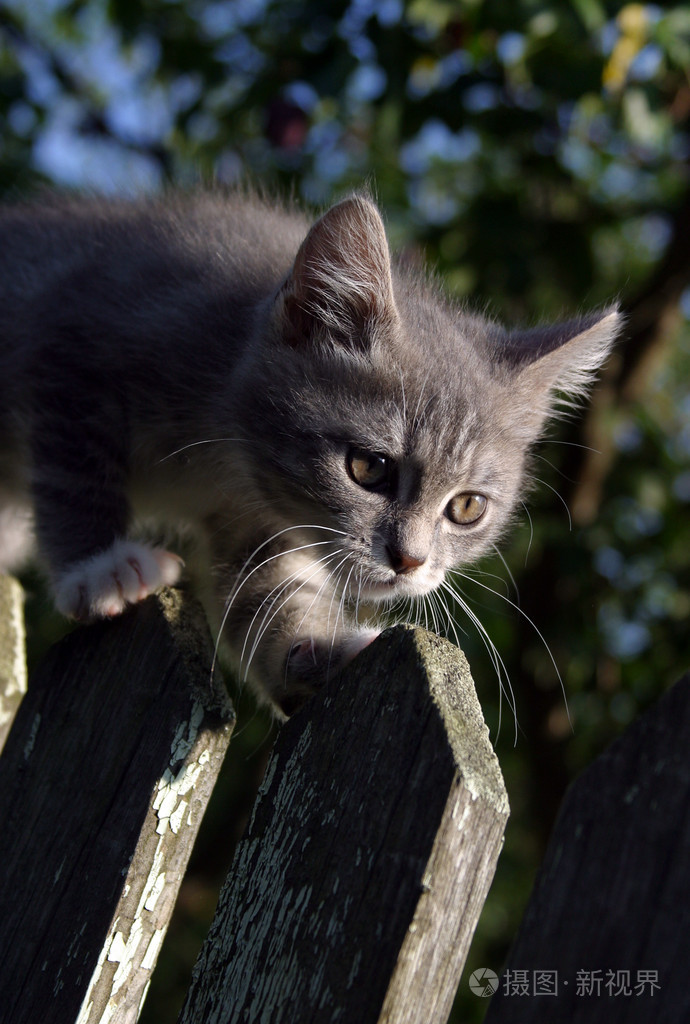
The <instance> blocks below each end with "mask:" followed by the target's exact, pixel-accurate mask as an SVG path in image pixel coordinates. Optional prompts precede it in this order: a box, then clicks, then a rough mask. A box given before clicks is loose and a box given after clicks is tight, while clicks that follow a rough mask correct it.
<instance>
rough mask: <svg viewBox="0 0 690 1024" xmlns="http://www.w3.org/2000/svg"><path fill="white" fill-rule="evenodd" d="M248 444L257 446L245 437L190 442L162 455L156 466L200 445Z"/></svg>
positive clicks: (214, 438) (212, 438) (255, 442)
mask: <svg viewBox="0 0 690 1024" xmlns="http://www.w3.org/2000/svg"><path fill="white" fill-rule="evenodd" d="M223 443H225V444H250V445H255V446H256V445H257V444H258V442H257V441H250V440H249V439H248V438H245V437H209V438H208V439H207V440H205V441H191V442H190V443H189V444H183V445H182V447H181V448H176V449H175V451H174V452H170V454H169V455H164V456H163V458H162V459H159V460H158V462H157V463H156V465H158V466H160V464H161V463H162V462H167V461H168V459H174V458H175V456H176V455H181V454H182V452H186V451H187V450H188V449H189V448H196V447H197V446H198V445H200V444H223Z"/></svg>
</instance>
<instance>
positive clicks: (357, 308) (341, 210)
mask: <svg viewBox="0 0 690 1024" xmlns="http://www.w3.org/2000/svg"><path fill="white" fill-rule="evenodd" d="M278 301H279V304H280V316H281V319H282V324H281V327H282V334H283V337H284V338H285V340H287V341H288V343H289V344H291V345H294V346H295V347H298V346H301V345H303V344H305V343H308V342H310V341H311V340H313V339H314V338H315V337H316V336H319V335H320V334H322V333H323V332H324V329H325V331H327V333H328V336H329V337H331V338H332V339H334V340H335V341H336V342H337V343H339V344H344V345H346V346H347V347H349V348H366V347H368V346H369V344H370V343H371V340H372V338H373V335H374V333H375V332H376V331H377V330H378V329H380V328H384V329H385V328H386V327H390V326H391V325H392V324H393V323H394V322H395V321H396V320H397V312H396V309H395V302H394V299H393V285H392V281H391V264H390V255H389V252H388V241H387V239H386V231H385V228H384V226H383V221H382V220H381V216H380V214H379V212H378V210H377V209H376V207H375V206H374V204H373V203H372V202H371V200H370V199H367V198H366V196H363V195H353V196H350V198H348V199H344V200H343V201H342V202H340V203H338V204H337V205H336V206H333V207H331V209H330V210H329V211H328V212H327V213H325V214H324V216H323V217H321V219H320V220H318V221H317V222H316V224H314V226H313V227H312V228H311V230H310V232H309V234H308V235H307V237H306V238H305V240H304V242H303V243H302V245H301V246H300V249H299V251H298V253H297V257H296V258H295V262H294V265H293V268H292V271H291V273H290V275H289V277H288V279H287V281H286V282H285V285H284V286H283V289H282V291H281V293H280V295H279V300H278Z"/></svg>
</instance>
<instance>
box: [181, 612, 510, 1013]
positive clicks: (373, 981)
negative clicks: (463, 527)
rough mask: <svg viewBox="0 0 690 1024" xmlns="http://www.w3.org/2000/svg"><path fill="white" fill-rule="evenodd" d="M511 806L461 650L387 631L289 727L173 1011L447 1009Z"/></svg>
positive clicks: (419, 635) (423, 636)
mask: <svg viewBox="0 0 690 1024" xmlns="http://www.w3.org/2000/svg"><path fill="white" fill-rule="evenodd" d="M507 814H508V804H507V798H506V794H505V789H504V787H503V780H502V778H501V774H500V770H499V768H498V763H497V761H496V758H495V755H494V752H493V750H492V748H491V745H490V743H489V738H488V733H487V729H486V726H485V725H484V721H483V718H482V715H481V711H480V708H479V704H478V702H477V699H476V695H475V693H474V687H473V684H472V680H471V677H470V674H469V669H468V667H467V663H466V661H465V659H464V657H463V655H462V654H461V652H460V651H458V650H457V648H455V647H453V646H452V645H451V644H449V643H448V642H447V641H444V640H441V639H439V638H438V637H435V636H432V635H430V634H427V633H425V632H424V631H422V630H412V629H409V628H404V627H396V628H395V629H393V630H389V631H388V632H387V633H386V634H384V635H383V636H382V637H381V638H379V639H378V640H377V641H376V642H375V643H374V644H373V645H372V646H371V647H370V648H368V649H367V650H366V651H364V652H363V653H362V654H361V655H359V656H358V658H357V659H356V660H355V662H354V663H353V664H352V665H351V666H350V667H349V669H348V670H347V672H345V673H344V674H343V676H342V677H341V678H340V679H339V680H337V681H334V683H332V684H331V685H330V686H329V687H328V688H327V690H326V692H325V693H323V694H321V695H320V696H319V697H317V698H315V699H314V700H312V701H311V702H310V703H309V704H308V706H307V707H306V708H305V709H304V710H303V711H302V712H300V713H299V715H296V716H295V717H294V718H293V719H291V720H290V721H289V722H288V724H287V725H286V726H285V727H284V728H283V729H282V731H281V733H280V735H279V738H278V740H277V743H276V746H275V749H274V752H273V755H272V759H271V761H270V763H269V767H268V770H267V775H266V779H265V781H264V784H263V787H262V791H261V793H260V796H259V799H258V801H257V805H256V807H255V809H254V814H253V817H252V820H251V823H250V825H249V828H248V831H247V834H246V835H245V837H244V838H243V840H242V842H241V844H240V847H239V849H238V851H237V855H236V858H235V861H234V864H233V867H232V869H231V871H230V873H229V876H228V879H227V882H226V886H225V888H224V890H223V893H222V895H221V899H220V902H219V906H218V911H217V914H216V918H215V920H214V924H213V927H212V930H211V933H210V935H209V937H208V939H207V942H206V944H205V946H204V948H203V950H202V953H201V955H200V958H199V961H198V963H197V965H196V968H195V972H194V981H193V984H192V987H191V989H190V992H189V994H188V999H187V1002H186V1004H185V1007H184V1009H183V1012H182V1015H181V1017H180V1021H181V1022H183V1024H199V1022H200V1021H214V1022H216V1024H221V1022H223V1024H225V1022H231V1021H232V1022H239V1021H258V1020H267V1021H271V1024H287V1022H294V1024H298V1022H299V1024H307V1022H316V1021H318V1022H326V1021H328V1022H330V1021H336V1020H337V1021H339V1022H340V1024H368V1022H376V1021H384V1020H385V1021H390V1022H403V1021H404V1022H409V1024H413V1022H420V1024H421V1022H423V1024H434V1022H442V1021H445V1020H446V1019H447V1016H448V1013H449V1011H450V1007H451V1003H452V1000H453V997H454V994H455V991H456V988H457V984H458V981H459V978H460V974H461V971H462V966H463V963H464V960H465V956H466V953H467V948H468V946H469V942H470V939H471V936H472V934H473V932H474V927H475V924H476V920H477V917H478V915H479V912H480V910H481V907H482V905H483V902H484V898H485V896H486V892H487V890H488V887H489V884H490V881H491V878H492V877H493V872H494V866H495V862H496V859H497V857H498V852H499V849H500V846H501V842H502V834H503V829H504V825H505V821H506V818H507Z"/></svg>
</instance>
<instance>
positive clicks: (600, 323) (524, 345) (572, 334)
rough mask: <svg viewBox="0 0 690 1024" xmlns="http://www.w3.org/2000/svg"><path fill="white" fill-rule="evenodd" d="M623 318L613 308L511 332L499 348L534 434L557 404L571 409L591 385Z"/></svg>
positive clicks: (500, 359)
mask: <svg viewBox="0 0 690 1024" xmlns="http://www.w3.org/2000/svg"><path fill="white" fill-rule="evenodd" d="M622 322H623V318H622V316H621V314H620V312H619V311H618V309H617V307H615V306H614V307H610V308H608V309H604V310H601V311H600V312H598V313H591V314H589V315H588V316H585V317H581V318H580V319H577V320H568V321H566V322H564V323H559V324H554V325H553V326H551V327H538V328H535V329H534V330H529V331H514V332H511V333H510V334H508V335H507V337H506V338H505V340H504V342H503V344H502V345H501V346H500V349H499V363H500V364H503V365H504V366H506V365H507V366H508V367H509V370H510V372H511V377H512V378H513V380H512V385H513V387H515V388H516V389H517V394H518V395H519V397H520V399H521V400H522V404H523V406H524V409H525V415H526V425H527V424H529V426H530V427H531V428H532V429H534V430H535V431H538V430H539V429H540V427H541V425H542V424H543V422H544V420H545V419H546V418H547V417H548V416H549V415H550V414H551V413H552V412H553V411H554V408H555V407H557V406H558V405H559V404H560V405H561V406H563V405H565V406H566V407H568V406H573V405H575V404H577V402H578V400H579V399H581V398H583V397H584V396H585V395H586V393H587V390H588V389H589V387H590V385H591V384H592V383H593V381H594V379H595V376H596V373H597V370H599V368H600V367H601V365H602V363H603V362H604V360H605V359H606V357H607V356H608V354H609V352H610V351H611V348H612V346H613V342H614V341H615V338H616V335H617V334H618V332H619V330H620V328H621V326H622Z"/></svg>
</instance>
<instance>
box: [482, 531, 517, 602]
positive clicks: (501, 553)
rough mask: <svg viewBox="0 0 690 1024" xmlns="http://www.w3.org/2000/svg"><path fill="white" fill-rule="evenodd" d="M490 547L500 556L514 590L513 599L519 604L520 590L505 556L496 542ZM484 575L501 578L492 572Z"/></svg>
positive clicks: (503, 581) (502, 581)
mask: <svg viewBox="0 0 690 1024" xmlns="http://www.w3.org/2000/svg"><path fill="white" fill-rule="evenodd" d="M491 547H492V548H493V549H494V551H495V552H496V554H497V555H498V557H499V558H500V560H501V562H502V563H503V568H504V569H505V571H506V572H507V573H508V578H509V579H510V582H511V583H512V585H513V590H514V591H515V600H516V601H517V603H518V604H519V603H520V591H519V590H518V585H517V583H516V582H515V577H514V576H513V573H512V572H511V569H510V566H509V565H508V563H507V562H506V560H505V558H504V557H503V552H502V551H501V549H500V548H499V547H498V546H497V545H496V544H492V545H491ZM486 575H490V576H492V577H493V579H497V580H500V579H501V577H500V576H495V575H494V574H493V573H490V574H489V573H487V574H486ZM501 583H505V580H501Z"/></svg>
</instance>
